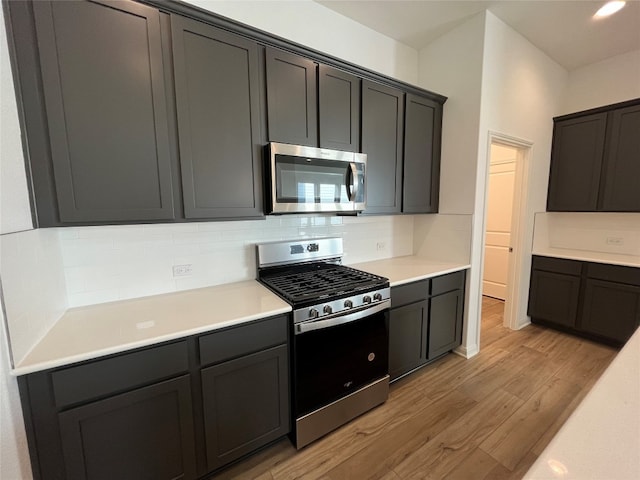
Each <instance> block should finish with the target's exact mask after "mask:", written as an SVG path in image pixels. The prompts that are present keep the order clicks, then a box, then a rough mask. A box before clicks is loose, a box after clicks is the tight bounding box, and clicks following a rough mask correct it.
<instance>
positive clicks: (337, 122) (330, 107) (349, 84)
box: [318, 65, 360, 152]
mask: <svg viewBox="0 0 640 480" xmlns="http://www.w3.org/2000/svg"><path fill="white" fill-rule="evenodd" d="M318 107H319V109H318V112H319V116H320V146H321V147H323V148H333V149H335V150H345V151H349V152H357V151H359V148H360V79H359V78H358V77H356V76H355V75H351V74H350V73H346V72H342V71H340V70H336V69H335V68H331V67H328V66H326V65H320V66H319V67H318Z"/></svg>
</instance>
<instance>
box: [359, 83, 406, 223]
mask: <svg viewBox="0 0 640 480" xmlns="http://www.w3.org/2000/svg"><path fill="white" fill-rule="evenodd" d="M402 96H403V93H402V92H401V91H400V90H396V89H395V88H391V87H386V86H383V85H379V84H377V83H373V82H370V81H366V80H363V81H362V153H366V154H367V171H366V186H365V188H366V196H367V198H366V204H367V207H366V209H365V211H364V212H363V213H400V208H401V202H402V132H403V119H404V102H403V99H402Z"/></svg>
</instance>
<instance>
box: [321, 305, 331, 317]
mask: <svg viewBox="0 0 640 480" xmlns="http://www.w3.org/2000/svg"><path fill="white" fill-rule="evenodd" d="M322 311H323V312H324V313H326V314H327V315H329V314H330V313H333V308H331V305H325V306H324V308H323V309H322Z"/></svg>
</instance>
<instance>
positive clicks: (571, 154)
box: [547, 113, 607, 212]
mask: <svg viewBox="0 0 640 480" xmlns="http://www.w3.org/2000/svg"><path fill="white" fill-rule="evenodd" d="M606 123H607V114H606V113H596V114H593V115H587V116H584V117H579V118H571V119H568V120H561V121H556V122H555V125H554V128H553V147H552V149H551V170H550V172H549V194H548V197H547V210H548V211H584V212H588V211H595V210H596V207H597V203H598V186H599V184H600V170H601V168H602V154H603V152H604V136H605V131H606Z"/></svg>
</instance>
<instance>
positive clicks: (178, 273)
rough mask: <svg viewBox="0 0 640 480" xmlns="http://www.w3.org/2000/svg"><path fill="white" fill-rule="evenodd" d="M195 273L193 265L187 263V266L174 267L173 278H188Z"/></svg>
mask: <svg viewBox="0 0 640 480" xmlns="http://www.w3.org/2000/svg"><path fill="white" fill-rule="evenodd" d="M192 273H193V265H192V264H190V263H187V264H185V265H174V266H173V276H174V277H188V276H189V275H191V274H192Z"/></svg>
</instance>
